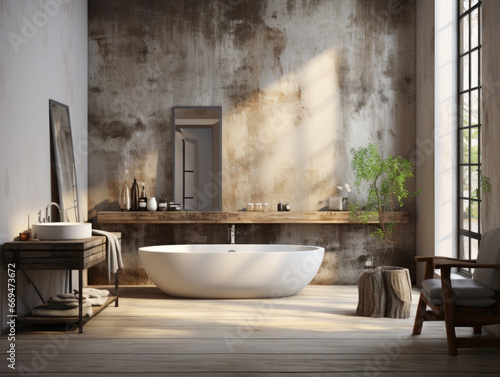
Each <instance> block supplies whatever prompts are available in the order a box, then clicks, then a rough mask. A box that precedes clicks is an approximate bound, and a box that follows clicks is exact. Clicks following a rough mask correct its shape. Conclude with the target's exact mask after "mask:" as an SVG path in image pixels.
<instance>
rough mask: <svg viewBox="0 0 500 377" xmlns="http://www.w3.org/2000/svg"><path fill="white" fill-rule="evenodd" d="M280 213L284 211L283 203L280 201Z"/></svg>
mask: <svg viewBox="0 0 500 377" xmlns="http://www.w3.org/2000/svg"><path fill="white" fill-rule="evenodd" d="M278 211H280V212H281V211H283V202H282V201H281V199H280V202H279V203H278Z"/></svg>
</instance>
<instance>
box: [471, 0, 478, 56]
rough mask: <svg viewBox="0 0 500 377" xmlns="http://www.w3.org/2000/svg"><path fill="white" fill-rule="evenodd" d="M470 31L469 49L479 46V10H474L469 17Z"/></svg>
mask: <svg viewBox="0 0 500 377" xmlns="http://www.w3.org/2000/svg"><path fill="white" fill-rule="evenodd" d="M470 17H471V20H470V22H471V28H470V29H471V30H470V34H471V35H470V38H471V40H470V44H471V46H470V48H471V49H473V48H474V47H477V46H479V9H475V10H474V11H473V12H472V13H471V15H470Z"/></svg>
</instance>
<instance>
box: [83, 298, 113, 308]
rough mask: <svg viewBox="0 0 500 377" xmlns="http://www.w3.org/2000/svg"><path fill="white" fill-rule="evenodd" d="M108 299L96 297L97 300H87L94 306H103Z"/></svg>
mask: <svg viewBox="0 0 500 377" xmlns="http://www.w3.org/2000/svg"><path fill="white" fill-rule="evenodd" d="M107 299H108V298H107V297H96V298H89V299H87V301H86V302H88V303H89V304H90V305H92V306H102V305H104V304H105V303H106V301H107Z"/></svg>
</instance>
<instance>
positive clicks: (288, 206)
mask: <svg viewBox="0 0 500 377" xmlns="http://www.w3.org/2000/svg"><path fill="white" fill-rule="evenodd" d="M291 209H292V207H291V206H290V204H289V203H288V200H287V201H286V204H285V211H290V210H291Z"/></svg>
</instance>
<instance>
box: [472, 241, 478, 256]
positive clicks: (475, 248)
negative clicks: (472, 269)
mask: <svg viewBox="0 0 500 377" xmlns="http://www.w3.org/2000/svg"><path fill="white" fill-rule="evenodd" d="M470 241H471V242H470V243H471V245H470V259H477V252H478V250H479V241H478V240H476V239H471V240H470Z"/></svg>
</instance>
